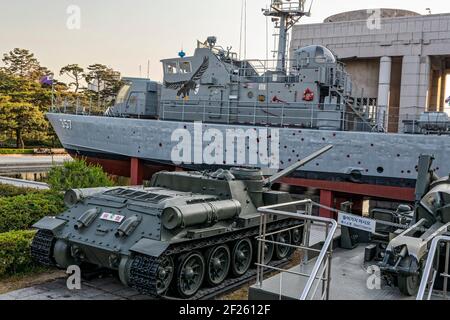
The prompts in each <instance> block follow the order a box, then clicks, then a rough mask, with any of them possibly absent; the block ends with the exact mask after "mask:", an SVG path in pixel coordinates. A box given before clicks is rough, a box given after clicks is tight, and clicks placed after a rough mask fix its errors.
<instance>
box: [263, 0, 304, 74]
mask: <svg viewBox="0 0 450 320" xmlns="http://www.w3.org/2000/svg"><path fill="white" fill-rule="evenodd" d="M305 4H306V0H298V1H291V0H272V3H271V4H270V8H269V9H264V10H263V12H264V15H265V16H268V17H272V21H274V22H279V28H280V34H279V39H278V59H277V71H282V72H284V71H286V51H287V34H288V32H289V30H290V29H291V28H292V27H293V26H294V25H295V24H296V23H297V22H298V21H299V20H300V19H301V18H302V17H303V16H310V13H311V6H312V2H311V6H310V8H309V10H308V11H305Z"/></svg>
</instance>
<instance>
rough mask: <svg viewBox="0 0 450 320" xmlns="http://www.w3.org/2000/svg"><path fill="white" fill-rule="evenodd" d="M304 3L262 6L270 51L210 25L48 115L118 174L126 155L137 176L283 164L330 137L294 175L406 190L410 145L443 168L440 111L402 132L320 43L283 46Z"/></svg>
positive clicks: (72, 149)
mask: <svg viewBox="0 0 450 320" xmlns="http://www.w3.org/2000/svg"><path fill="white" fill-rule="evenodd" d="M305 4H306V1H280V0H273V1H272V2H271V5H270V7H269V8H268V9H265V10H263V12H264V15H265V16H267V17H270V18H272V21H274V22H275V23H276V24H277V26H278V29H279V35H277V37H278V39H279V44H278V57H277V59H275V61H262V60H241V59H240V58H239V57H238V56H237V54H235V53H233V52H232V51H231V48H227V49H224V48H222V47H221V46H219V45H217V39H216V37H209V38H208V39H207V41H206V42H204V43H201V42H199V43H198V46H197V49H196V50H195V52H194V55H193V56H185V55H184V54H180V57H177V58H171V59H165V60H162V65H163V69H164V81H163V83H162V84H161V83H158V82H155V81H150V80H144V79H124V80H126V81H128V82H127V84H126V85H125V86H124V87H123V88H122V90H121V91H120V93H119V95H118V97H117V100H116V104H115V105H114V106H113V107H111V108H109V109H108V110H107V111H106V112H105V113H104V114H97V115H94V114H91V113H90V109H89V108H87V107H86V108H83V107H79V106H78V107H75V108H74V109H73V110H72V109H71V108H70V107H69V106H67V105H66V106H65V107H64V111H65V112H61V110H62V109H61V108H58V107H56V106H54V107H53V111H52V112H50V113H48V115H47V116H48V119H49V120H50V122H51V124H52V125H53V127H54V129H55V131H56V133H57V135H58V137H59V139H60V141H61V142H62V144H63V145H64V147H65V148H66V150H68V152H69V153H71V154H72V155H75V156H82V157H86V158H87V159H88V160H91V161H93V162H97V163H100V164H102V165H103V166H104V167H105V169H106V170H107V171H109V172H111V173H115V174H119V175H126V176H128V175H129V173H130V159H138V160H139V161H142V162H143V163H144V164H145V166H144V171H146V172H144V176H148V177H146V178H150V177H151V174H153V173H154V172H156V171H157V170H153V171H152V170H151V168H152V167H153V168H156V167H158V166H161V165H170V166H178V167H182V168H185V169H191V170H204V169H207V168H211V169H214V168H217V167H223V166H229V167H232V166H236V165H238V166H248V167H259V168H264V169H267V168H269V169H284V168H286V167H288V166H289V165H291V164H292V163H295V162H296V161H297V160H298V159H301V158H302V157H304V156H306V155H307V154H309V153H311V152H313V151H314V150H315V149H317V147H320V146H324V145H328V144H332V145H334V149H333V151H332V153H331V154H330V156H329V158H328V159H327V160H326V161H325V160H323V159H322V160H318V161H317V162H315V163H311V164H309V165H308V166H306V167H304V168H302V170H298V171H297V172H295V173H294V175H293V177H294V178H299V179H316V180H323V181H335V180H338V181H351V182H356V183H365V184H369V185H370V184H372V185H381V186H396V187H405V188H410V190H413V188H414V186H415V180H416V173H417V171H416V170H417V169H416V161H415V159H417V158H418V157H419V156H420V155H421V154H433V155H434V156H435V159H436V161H435V165H436V171H437V174H439V175H441V176H444V175H446V174H448V172H450V163H449V162H448V161H447V156H448V154H449V152H450V139H449V137H448V136H447V135H446V133H448V131H449V127H450V126H449V123H450V122H449V120H448V117H447V116H446V115H445V114H435V113H427V114H425V115H423V116H422V117H421V118H420V119H416V120H415V121H410V122H408V123H406V124H405V128H406V129H405V131H406V132H405V133H402V134H390V133H387V132H386V129H385V126H384V123H385V121H384V119H385V117H386V114H385V110H384V109H383V108H378V107H377V105H376V101H373V99H367V98H364V97H361V96H359V97H357V96H356V93H355V91H356V90H355V89H354V87H355V86H354V85H353V84H352V80H351V76H350V75H349V74H348V73H347V72H346V70H345V66H344V65H343V64H342V63H340V62H339V61H338V59H337V57H336V56H335V55H334V54H333V53H332V52H331V51H330V50H328V49H327V48H325V47H322V46H315V45H312V46H308V47H305V48H298V49H296V48H292V49H291V50H290V55H288V50H287V39H288V36H287V35H288V32H289V30H290V29H291V28H292V26H293V25H294V24H295V23H297V22H298V21H299V20H300V18H301V17H303V16H307V15H308V14H309V13H308V11H307V9H305ZM288 56H289V57H290V59H288ZM239 141H240V142H241V143H242V145H241V146H237V144H238V142H239ZM278 155H279V156H278ZM411 192H412V191H411ZM411 200H412V199H411Z"/></svg>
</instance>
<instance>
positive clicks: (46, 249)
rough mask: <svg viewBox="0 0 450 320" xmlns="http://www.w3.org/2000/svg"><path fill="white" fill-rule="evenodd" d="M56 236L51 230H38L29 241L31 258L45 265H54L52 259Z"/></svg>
mask: <svg viewBox="0 0 450 320" xmlns="http://www.w3.org/2000/svg"><path fill="white" fill-rule="evenodd" d="M55 241H56V238H55V236H54V235H53V232H51V231H48V230H39V231H38V232H37V233H36V236H35V237H34V239H33V242H32V243H31V257H32V258H33V260H34V261H35V262H36V263H38V264H40V265H43V266H46V267H54V266H55V265H56V263H55V261H54V260H53V246H54V244H55Z"/></svg>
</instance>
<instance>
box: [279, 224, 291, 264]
mask: <svg viewBox="0 0 450 320" xmlns="http://www.w3.org/2000/svg"><path fill="white" fill-rule="evenodd" d="M276 239H277V240H276V241H275V242H279V243H285V244H291V243H292V236H291V233H290V232H289V231H284V232H281V233H279V234H278V235H277V238H276ZM292 252H293V250H292V248H291V247H288V246H284V245H282V244H277V245H275V258H276V259H277V260H283V259H286V258H288V257H289V256H290V255H291V253H292Z"/></svg>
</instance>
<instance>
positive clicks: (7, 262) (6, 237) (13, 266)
mask: <svg viewBox="0 0 450 320" xmlns="http://www.w3.org/2000/svg"><path fill="white" fill-rule="evenodd" d="M35 234H36V232H35V231H12V232H7V233H0V278H1V277H4V276H6V275H11V274H17V273H19V272H27V271H30V270H31V269H32V268H33V261H32V260H31V255H30V247H31V242H32V241H33V237H34V235H35Z"/></svg>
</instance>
